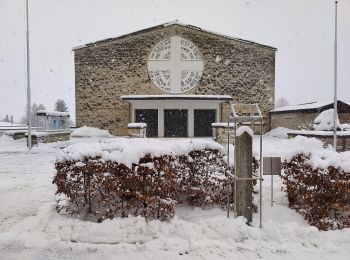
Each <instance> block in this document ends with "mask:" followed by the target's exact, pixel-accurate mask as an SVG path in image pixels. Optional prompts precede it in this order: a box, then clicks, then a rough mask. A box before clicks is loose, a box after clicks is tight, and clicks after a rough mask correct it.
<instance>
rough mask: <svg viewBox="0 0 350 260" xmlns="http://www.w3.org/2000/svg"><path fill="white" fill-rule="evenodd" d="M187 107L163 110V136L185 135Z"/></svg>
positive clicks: (186, 134)
mask: <svg viewBox="0 0 350 260" xmlns="http://www.w3.org/2000/svg"><path fill="white" fill-rule="evenodd" d="M187 124H188V123H187V109H165V110H164V137H187V136H188V133H187Z"/></svg>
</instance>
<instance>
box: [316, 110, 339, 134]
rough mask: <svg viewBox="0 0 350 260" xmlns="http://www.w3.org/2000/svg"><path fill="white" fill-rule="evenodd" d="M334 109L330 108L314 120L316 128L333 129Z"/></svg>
mask: <svg viewBox="0 0 350 260" xmlns="http://www.w3.org/2000/svg"><path fill="white" fill-rule="evenodd" d="M333 114H334V109H328V110H325V111H323V112H322V113H320V114H319V115H318V116H317V117H316V118H315V120H314V129H315V130H316V131H331V130H333ZM338 127H340V122H339V118H337V128H338Z"/></svg>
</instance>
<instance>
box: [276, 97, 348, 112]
mask: <svg viewBox="0 0 350 260" xmlns="http://www.w3.org/2000/svg"><path fill="white" fill-rule="evenodd" d="M338 105H342V106H346V107H348V108H349V110H350V104H349V103H348V102H344V101H341V100H338ZM326 107H329V108H332V107H333V102H332V101H328V102H320V101H317V102H316V101H315V102H310V103H304V104H299V105H292V106H284V107H279V108H275V109H273V110H271V111H270V113H283V112H290V111H300V112H315V111H320V110H322V109H323V108H326Z"/></svg>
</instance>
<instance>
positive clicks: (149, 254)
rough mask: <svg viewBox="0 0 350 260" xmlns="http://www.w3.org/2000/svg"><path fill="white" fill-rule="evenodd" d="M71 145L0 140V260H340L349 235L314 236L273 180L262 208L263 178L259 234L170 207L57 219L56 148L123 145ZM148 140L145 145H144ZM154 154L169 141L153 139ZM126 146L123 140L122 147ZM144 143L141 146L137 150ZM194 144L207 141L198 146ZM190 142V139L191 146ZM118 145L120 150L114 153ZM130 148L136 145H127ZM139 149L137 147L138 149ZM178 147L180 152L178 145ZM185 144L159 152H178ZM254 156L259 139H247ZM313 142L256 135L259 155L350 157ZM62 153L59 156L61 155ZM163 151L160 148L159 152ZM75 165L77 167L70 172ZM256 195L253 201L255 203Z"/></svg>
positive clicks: (218, 213)
mask: <svg viewBox="0 0 350 260" xmlns="http://www.w3.org/2000/svg"><path fill="white" fill-rule="evenodd" d="M124 139H125V140H124V141H123V138H110V136H108V137H100V136H98V137H92V138H84V137H83V138H74V137H73V138H71V140H69V141H66V142H57V143H49V144H40V145H39V146H37V147H33V149H32V150H31V151H28V150H27V149H26V145H25V140H23V139H22V140H12V139H11V138H10V137H8V136H2V137H0V201H1V207H0V233H1V235H0V259H77V260H85V259H106V260H109V259H140V258H141V259H145V260H146V259H152V260H160V259H195V260H197V259H238V260H240V259H253V260H255V259H261V258H263V259H282V258H283V259H286V260H291V259H302V260H309V259H310V260H316V259H317V260H319V259H324V260H325V259H348V258H349V254H350V247H349V244H350V229H343V230H335V231H326V232H320V231H318V230H317V229H316V228H315V227H311V226H309V225H308V223H307V222H306V221H305V220H304V219H303V218H302V217H301V215H299V214H297V213H296V212H295V211H294V210H291V209H290V208H288V207H287V206H288V202H287V197H286V194H285V193H284V192H282V191H281V187H282V182H281V179H280V178H278V177H276V178H274V186H273V190H274V199H275V205H274V207H270V206H269V204H270V189H271V186H270V178H269V179H268V180H267V181H266V180H265V181H263V193H262V195H263V228H262V229H260V228H259V227H258V223H259V221H258V218H259V215H258V214H257V213H254V216H253V225H252V226H247V225H245V224H244V220H243V219H242V218H236V219H234V218H233V216H232V214H231V217H230V218H227V217H226V211H224V210H221V209H219V208H212V209H206V210H202V209H199V208H190V207H178V208H177V209H176V215H175V218H174V219H173V220H171V221H170V222H160V221H157V220H153V221H148V222H146V221H145V220H144V219H143V218H142V217H133V216H129V217H128V218H115V219H113V220H106V221H104V222H103V223H100V224H98V223H92V222H88V221H82V220H78V219H76V218H73V217H69V216H64V215H61V214H57V213H56V211H55V195H54V193H55V187H54V185H52V183H51V182H52V178H53V176H54V172H55V170H54V163H55V161H56V158H57V157H59V156H61V155H62V154H64V153H65V150H64V148H67V147H74V146H75V145H77V146H78V147H79V146H80V145H81V144H85V145H86V146H87V148H88V147H89V145H88V144H89V143H91V144H92V145H95V144H98V143H99V142H103V144H104V145H110V146H111V147H114V148H116V147H122V146H123V142H124V144H126V143H127V140H128V139H127V138H124ZM152 140H153V139H149V142H151V143H152ZM154 140H155V141H159V142H157V143H156V144H157V147H156V148H155V149H156V150H158V149H159V152H160V151H162V150H163V148H158V145H164V144H165V143H167V142H168V141H173V142H175V140H173V139H154ZM130 141H131V140H130ZM144 141H145V142H143V143H141V144H143V145H144V144H145V143H146V141H147V139H146V140H144ZM197 141H198V142H201V143H203V144H204V143H206V142H211V141H210V140H208V139H198V140H197ZM192 142H195V139H193V140H192ZM118 143H120V146H118V145H119V144H118ZM130 144H137V143H130ZM139 144H140V143H139ZM183 145H184V146H185V147H181V146H183ZM191 145H194V146H196V145H199V144H191V139H180V142H179V144H178V145H177V146H176V144H175V143H173V144H169V145H166V147H167V148H166V149H170V148H171V149H175V150H176V151H178V152H180V151H181V152H184V151H185V152H186V150H187V149H189V148H190V147H191ZM253 146H254V151H255V153H256V152H257V151H258V149H259V137H258V136H254V138H253ZM322 146H323V144H322V142H320V141H318V140H316V139H315V138H305V137H301V136H299V137H296V138H293V139H285V138H276V137H273V136H269V135H265V136H263V153H264V156H282V158H288V157H290V156H292V155H293V154H295V153H297V152H298V151H306V152H308V151H309V152H312V153H313V154H315V155H318V156H319V157H313V158H315V159H314V162H312V163H314V164H315V165H316V164H320V165H321V163H323V162H322V161H320V158H321V159H322V158H325V159H322V160H328V161H327V163H325V164H340V165H343V166H341V167H345V166H344V165H345V164H347V167H349V168H350V152H344V153H340V154H339V155H336V153H335V152H332V151H330V150H327V149H323V148H322ZM148 147H150V145H148ZM62 148H63V149H62ZM164 150H165V148H164ZM79 165H80V166H82V165H81V164H78V165H77V166H79ZM258 199H259V196H258V195H254V200H255V202H258Z"/></svg>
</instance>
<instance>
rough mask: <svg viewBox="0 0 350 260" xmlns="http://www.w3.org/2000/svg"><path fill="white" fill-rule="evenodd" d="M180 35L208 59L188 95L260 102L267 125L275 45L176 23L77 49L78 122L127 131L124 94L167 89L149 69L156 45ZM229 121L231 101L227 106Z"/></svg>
mask: <svg viewBox="0 0 350 260" xmlns="http://www.w3.org/2000/svg"><path fill="white" fill-rule="evenodd" d="M174 35H178V36H182V37H183V38H186V39H188V40H190V41H192V42H193V43H194V44H196V45H197V47H198V48H199V50H200V51H201V54H202V57H203V61H204V71H203V75H202V79H201V81H200V83H199V85H197V86H196V87H195V88H194V89H192V90H190V91H188V92H186V93H184V94H201V95H231V96H232V97H233V102H235V103H259V104H260V108H261V110H262V112H263V113H264V117H265V122H266V125H268V124H267V122H268V114H267V112H268V110H270V109H272V108H273V107H274V87H275V49H273V48H270V47H266V46H262V45H258V44H253V43H249V42H244V41H239V40H234V39H229V38H227V37H222V36H218V35H215V34H211V33H208V32H205V31H201V30H198V29H194V28H190V27H186V26H182V25H178V24H174V25H170V26H159V27H155V28H152V29H148V30H143V31H140V32H136V33H133V34H130V35H127V36H124V37H119V38H116V39H114V40H113V39H112V40H106V41H101V42H98V43H95V44H91V45H87V46H86V47H83V48H79V49H76V50H75V93H76V125H77V127H81V126H84V125H87V126H93V127H98V128H103V129H107V130H109V131H110V132H111V133H112V134H114V135H126V134H127V124H128V123H129V122H130V119H131V114H130V113H131V111H130V105H129V103H127V102H125V101H122V100H121V99H120V96H122V95H132V94H134V95H142V94H166V93H164V92H162V91H161V90H160V89H158V88H157V87H156V86H154V85H153V83H152V82H151V80H150V78H149V76H148V72H147V60H148V56H149V54H150V52H151V50H152V48H153V47H154V46H155V45H156V44H157V43H159V42H160V41H162V40H163V39H166V38H169V37H171V36H174ZM222 112H223V113H222V118H221V119H220V121H226V116H227V112H228V105H224V106H223V108H222Z"/></svg>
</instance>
